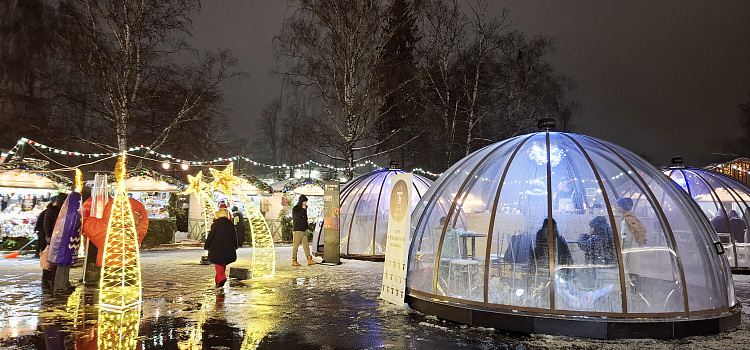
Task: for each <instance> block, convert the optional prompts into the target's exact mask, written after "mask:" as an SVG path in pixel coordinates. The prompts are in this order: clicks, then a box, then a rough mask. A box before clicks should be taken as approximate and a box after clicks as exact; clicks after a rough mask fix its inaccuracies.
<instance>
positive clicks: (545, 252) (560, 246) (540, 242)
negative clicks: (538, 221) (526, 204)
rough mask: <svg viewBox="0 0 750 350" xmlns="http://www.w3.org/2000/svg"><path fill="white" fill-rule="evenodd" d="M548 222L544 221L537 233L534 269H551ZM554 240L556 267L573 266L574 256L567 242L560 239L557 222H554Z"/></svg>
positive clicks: (533, 261)
mask: <svg viewBox="0 0 750 350" xmlns="http://www.w3.org/2000/svg"><path fill="white" fill-rule="evenodd" d="M548 229H549V225H548V221H547V219H544V222H543V223H542V228H541V229H539V231H537V232H536V242H535V243H536V244H535V246H534V259H532V264H533V268H534V269H540V268H542V269H544V268H549V244H548V242H549V234H548V232H549V231H548ZM552 239H553V244H554V256H555V266H562V265H572V264H573V256H572V255H571V254H570V249H569V248H568V244H567V242H565V240H564V239H563V238H562V237H560V233H559V232H558V231H557V222H555V220H554V219H553V220H552Z"/></svg>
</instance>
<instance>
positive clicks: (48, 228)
mask: <svg viewBox="0 0 750 350" xmlns="http://www.w3.org/2000/svg"><path fill="white" fill-rule="evenodd" d="M67 198H68V194H67V193H60V194H58V195H57V197H56V198H55V200H54V201H52V202H51V203H52V205H51V206H50V207H48V208H47V210H46V213H45V214H44V226H43V227H44V238H45V242H47V245H49V244H50V241H51V240H52V232H53V231H54V230H55V223H56V222H57V217H58V216H59V215H60V207H62V205H63V203H65V199H67ZM55 270H56V269H55V266H54V265H52V270H44V271H43V272H42V285H44V284H45V283H46V284H48V286H49V287H50V289H52V287H54V283H55Z"/></svg>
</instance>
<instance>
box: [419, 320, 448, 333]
mask: <svg viewBox="0 0 750 350" xmlns="http://www.w3.org/2000/svg"><path fill="white" fill-rule="evenodd" d="M419 325H420V326H427V327H432V328H437V329H441V330H444V331H446V332H450V331H451V330H450V329H448V327H443V326H438V325H436V324H432V323H429V322H424V321H422V322H419Z"/></svg>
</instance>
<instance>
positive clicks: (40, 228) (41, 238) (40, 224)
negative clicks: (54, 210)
mask: <svg viewBox="0 0 750 350" xmlns="http://www.w3.org/2000/svg"><path fill="white" fill-rule="evenodd" d="M51 206H52V202H50V203H47V207H46V208H44V210H42V212H41V213H39V216H37V217H36V224H35V225H34V231H36V256H37V257H38V256H39V253H41V252H42V251H43V250H44V248H47V237H46V236H45V234H44V215H45V214H47V209H49V207H51Z"/></svg>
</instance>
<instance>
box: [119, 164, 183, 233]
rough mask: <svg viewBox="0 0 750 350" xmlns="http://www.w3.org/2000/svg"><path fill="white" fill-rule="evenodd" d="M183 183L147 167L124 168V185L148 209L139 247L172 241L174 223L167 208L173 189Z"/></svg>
mask: <svg viewBox="0 0 750 350" xmlns="http://www.w3.org/2000/svg"><path fill="white" fill-rule="evenodd" d="M183 187H184V184H183V183H182V182H180V181H178V180H176V179H174V178H172V177H170V176H167V175H164V174H161V173H158V172H156V171H153V170H151V169H145V168H137V169H134V170H132V171H129V172H128V175H127V179H126V180H125V188H127V189H128V194H129V195H130V196H131V197H132V198H133V199H135V200H137V201H139V202H141V203H142V204H143V206H144V207H145V208H146V212H147V213H148V219H149V228H148V233H147V234H146V237H145V238H144V239H143V243H142V246H143V247H152V246H157V245H159V244H165V243H172V242H174V233H175V232H176V231H177V225H176V222H175V221H176V220H175V218H174V217H172V216H174V215H170V208H172V207H174V206H176V202H177V196H178V194H177V193H178V192H180V191H181V190H182V188H183ZM170 202H171V204H170Z"/></svg>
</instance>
